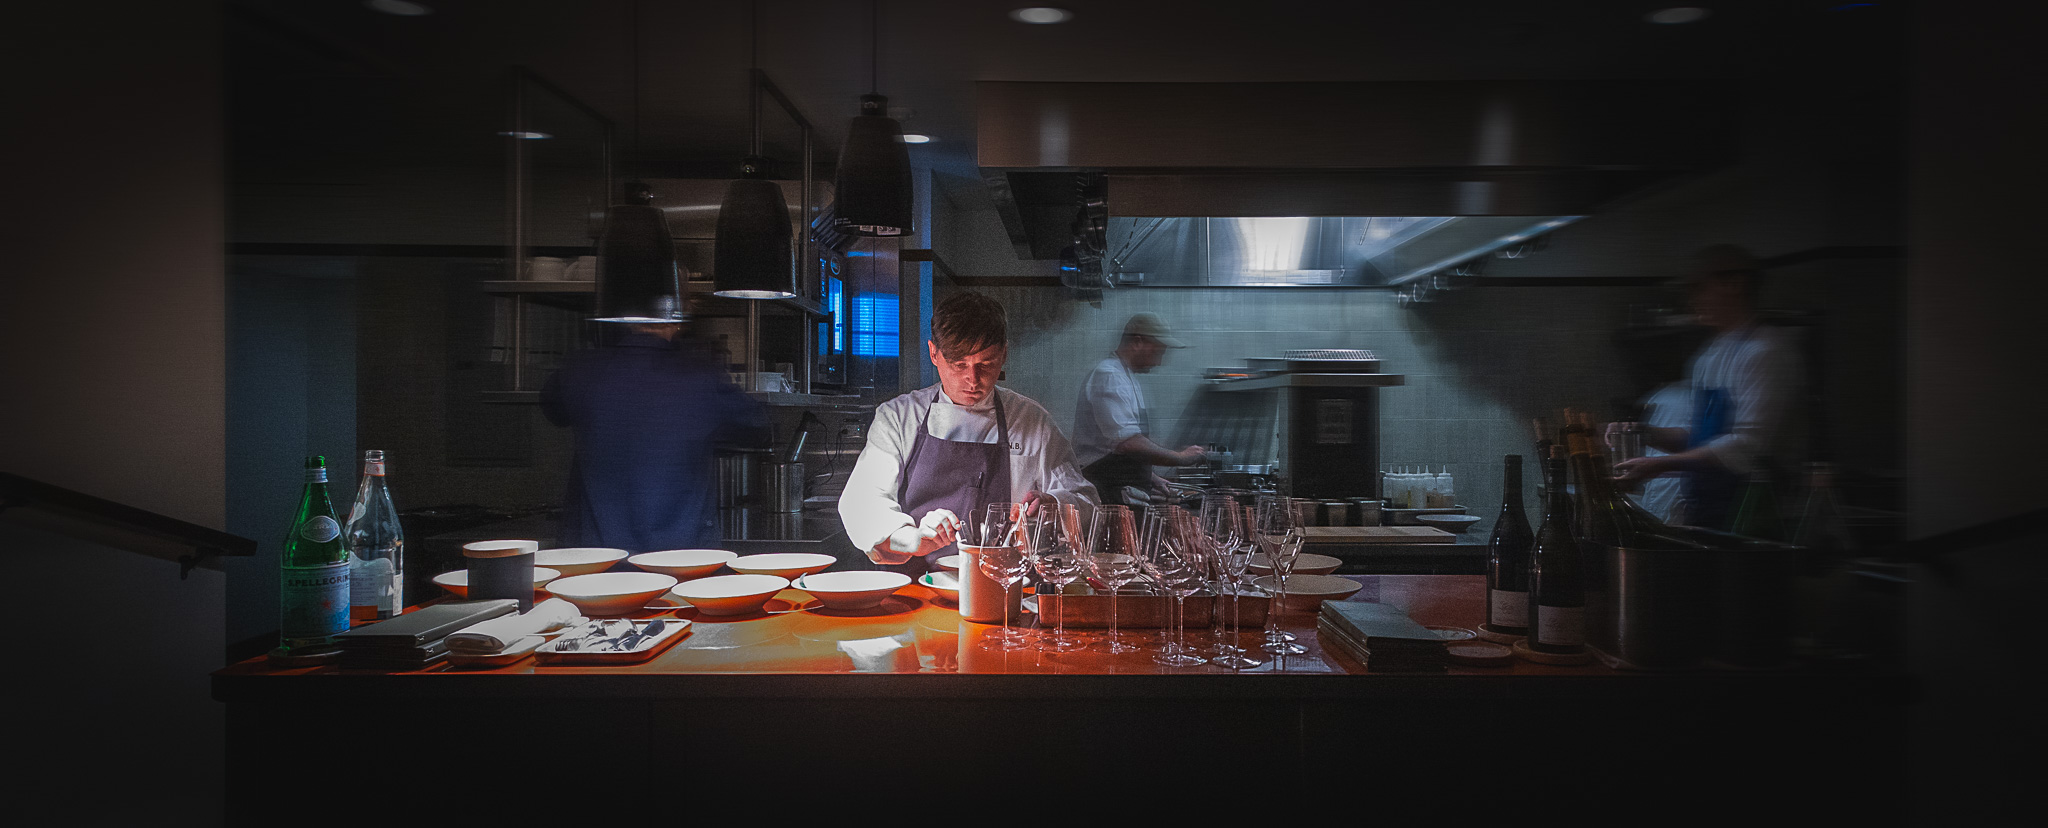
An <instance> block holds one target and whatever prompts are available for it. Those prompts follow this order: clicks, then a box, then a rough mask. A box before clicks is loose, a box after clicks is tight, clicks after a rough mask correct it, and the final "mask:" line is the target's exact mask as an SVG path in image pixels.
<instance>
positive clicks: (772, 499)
mask: <svg viewBox="0 0 2048 828" xmlns="http://www.w3.org/2000/svg"><path fill="white" fill-rule="evenodd" d="M762 485H763V486H764V490H763V491H762V503H761V506H762V508H764V509H767V510H768V511H770V512H783V513H787V512H801V511H803V510H804V464H802V463H788V462H776V463H769V464H768V465H767V467H766V473H765V474H764V475H762Z"/></svg>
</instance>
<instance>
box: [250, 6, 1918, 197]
mask: <svg viewBox="0 0 2048 828" xmlns="http://www.w3.org/2000/svg"><path fill="white" fill-rule="evenodd" d="M420 2H422V3H423V4H424V5H426V6H429V7H430V8H431V9H432V13H430V14H427V15H424V16H417V17H401V16H394V15H389V14H383V13H380V12H377V11H373V10H371V9H370V8H368V7H366V6H365V4H364V3H363V2H361V0H230V4H229V19H228V33H229V36H228V43H229V56H228V58H229V59H228V69H227V71H228V74H229V89H230V95H229V102H230V107H231V113H232V114H231V119H232V121H233V123H232V127H233V129H232V135H233V137H234V143H233V145H232V147H231V152H232V153H234V155H235V162H236V165H237V168H238V170H239V174H241V175H243V176H244V177H245V178H256V179H262V178H273V179H274V178H290V177H292V176H293V175H297V174H301V173H303V172H304V171H305V168H306V166H307V165H309V164H314V163H317V164H320V165H325V166H326V167H328V168H334V167H347V166H348V165H351V164H379V163H387V162H388V160H389V158H390V157H391V156H392V155H393V154H394V153H400V154H404V155H406V156H408V157H411V158H413V159H415V160H419V159H425V158H436V159H441V160H442V162H444V163H446V162H456V163H459V162H464V161H475V162H479V163H491V164H498V163H501V161H500V159H501V158H502V154H503V151H502V142H501V141H499V139H497V138H496V137H495V127H496V125H499V124H502V123H503V122H504V120H505V112H506V111H507V103H506V101H507V95H506V94H505V92H504V89H505V85H504V78H505V76H506V73H507V71H508V67H511V66H514V65H524V66H528V67H531V69H532V71H533V72H535V73H536V74H538V75H539V76H541V77H544V78H546V79H548V80H550V81H552V82H553V83H554V84H556V85H558V86H559V87H561V88H562V89H564V90H566V91H567V92H569V93H570V94H572V95H574V96H575V97H577V98H579V99H581V100H582V101H583V102H585V103H587V104H588V105H589V106H590V107H591V108H593V109H595V110H597V111H599V112H602V113H604V114H606V115H608V116H610V117H611V118H612V119H613V120H614V121H615V123H616V126H617V130H618V132H617V135H618V147H619V149H620V150H621V152H623V153H626V154H627V155H628V159H626V160H630V158H631V157H632V156H633V153H632V150H633V149H634V148H635V147H636V146H637V147H638V149H639V153H638V157H639V158H640V159H642V164H643V165H642V167H641V168H640V169H641V170H642V171H645V172H647V173H648V174H653V175H663V176H713V177H723V176H725V175H729V174H731V172H732V168H733V165H734V163H735V162H736V160H737V158H738V157H739V156H740V155H743V154H744V153H745V152H746V150H747V146H748V135H749V131H748V130H749V123H750V119H749V108H748V97H747V68H748V63H749V52H750V49H749V46H750V39H749V32H750V26H749V20H750V12H751V13H752V14H753V15H755V16H757V17H758V20H759V26H758V29H757V30H755V31H754V41H753V42H754V43H755V44H756V45H757V51H756V52H755V54H756V55H757V59H758V64H759V66H760V68H761V69H762V70H764V71H765V72H766V73H767V74H768V76H769V77H770V78H772V79H773V80H774V82H775V83H776V84H777V85H778V86H780V87H781V88H782V89H783V90H784V91H785V92H786V93H787V94H788V96H789V97H790V99H791V100H792V101H793V102H794V103H795V105H796V106H797V107H798V108H800V109H801V110H802V112H803V113H804V114H805V115H806V116H807V117H808V118H809V119H810V120H811V122H812V123H813V124H815V125H816V126H817V127H818V130H819V134H818V135H817V141H818V147H817V149H818V156H817V157H818V159H819V160H820V161H821V162H822V163H824V164H827V165H829V164H830V162H831V160H832V157H833V155H834V154H835V153H836V152H837V149H838V144H839V141H840V139H841V137H842V133H843V131H844V129H845V125H846V120H847V118H848V117H850V116H851V115H852V114H853V113H854V111H855V104H856V99H857V97H858V96H859V95H860V94H862V93H865V92H867V91H868V90H869V85H870V64H869V55H870V50H871V44H872V43H873V42H875V41H874V40H871V37H870V31H871V30H870V19H871V18H870V11H871V8H873V6H871V4H869V3H863V2H826V1H825V0H761V2H759V3H758V4H751V3H747V2H676V1H675V0H669V1H667V2H663V1H662V0H420ZM878 5H879V8H880V14H879V26H878V28H877V29H876V30H875V31H876V34H878V41H879V45H880V49H879V57H880V59H879V63H878V64H877V65H876V67H875V72H874V76H875V78H876V83H877V85H878V87H879V91H880V92H881V93H882V94H885V95H888V96H889V98H890V103H891V105H892V107H895V108H897V112H898V114H899V117H901V118H902V121H903V124H904V128H905V130H906V131H910V132H919V133H924V134H928V135H931V136H932V137H933V138H934V141H933V142H932V143H930V144H926V145H922V146H920V147H916V148H914V149H913V150H912V151H913V153H914V154H915V155H914V157H922V158H923V160H924V161H925V162H926V163H929V164H931V165H932V166H934V167H940V168H957V169H965V168H968V167H971V166H972V165H973V158H974V153H973V147H974V140H975V135H974V123H975V121H974V101H973V82H974V81H977V80H1036V81H1154V82H1172V81H1372V80H1425V79H1504V78H1700V77H1716V78H1731V77H1752V78H1754V77H1765V76H1768V75H1769V74H1770V73H1773V72H1777V71H1781V70H1782V67H1783V66H1784V64H1785V63H1786V62H1787V61H1798V60H1800V55H1801V54H1803V53H1807V52H1825V53H1828V54H1830V55H1834V56H1836V57H1837V58H1839V56H1840V55H1842V54H1844V51H1843V50H1842V49H1841V48H1838V47H1839V46H1840V45H1841V44H1840V43H1839V42H1836V43H1832V44H1831V45H1830V44H1823V43H1821V41H1858V40H1867V41H1869V44H1870V46H1869V48H1864V49H1855V48H1851V49H1849V50H1847V51H1848V53H1849V54H1854V55H1857V56H1858V57H1857V58H1856V59H1855V61H1854V63H1856V64H1858V65H1848V66H1839V67H1833V68H1831V69H1830V70H1829V71H1842V72H1887V73H1889V72H1892V71H1895V70H1896V67H1895V66H1891V65H1889V64H1892V63H1895V62H1896V61H1897V60H1900V59H1902V58H1903V55H1902V54H1900V53H1898V52H1896V51H1895V50H1893V49H1891V48H1890V47H1889V45H1888V44H1889V43H1890V41H1889V40H1888V39H1886V38H1881V37H1877V36H1876V35H1874V34H1873V32H1875V31H1879V30H1886V31H1888V30H1890V27H1889V25H1885V24H1878V23H1875V22H1873V21H1882V20H1891V19H1895V18H1896V17H1898V16H1899V15H1898V14H1897V13H1896V12H1897V11H1898V10H1897V9H1894V8H1891V7H1892V6H1895V5H1898V4H1879V5H1874V4H1862V3H1843V2H1839V1H1838V0H1818V1H1815V0H1778V1H1777V2H1768V1H1765V2H1757V1H1756V0H1744V2H1703V3H1702V5H1706V6H1708V7H1709V8H1711V9H1712V10H1713V14H1712V15H1711V16H1709V17H1708V18H1707V19H1706V20H1704V21H1702V22H1698V23H1692V24H1687V25H1678V26H1669V25H1656V24H1652V23H1649V22H1647V21H1646V20H1645V18H1644V15H1645V14H1646V13H1647V12H1649V11H1651V10H1654V9H1657V8H1660V7H1662V6H1664V5H1667V4H1664V3H1644V2H1616V1H1615V0H1552V1H1549V2H1546V1H1545V0H1412V1H1410V2H1323V3H1318V2H1278V3H1276V2H1263V3H1222V2H1209V1H1208V0H1194V1H1191V0H1115V2H1108V1H1107V0H1091V1H1088V2H1083V1H1082V0H1072V1H1071V2H1066V3H1064V4H1063V6H1064V7H1065V8H1069V9H1071V10H1073V11H1074V13H1075V17H1074V19H1073V20H1071V21H1070V22H1067V23H1062V24H1058V25H1050V26H1033V25H1026V24H1022V23H1018V22H1015V21H1012V20H1011V19H1009V18H1008V16H1007V13H1008V12H1009V11H1010V10H1011V9H1012V8H1015V7H1017V6H1019V5H1022V4H1021V3H1018V2H1013V1H1012V0H1005V1H1004V2H991V0H889V1H888V2H882V3H880V4H878ZM1852 45H1853V44H1852ZM1816 46H1827V48H1818V49H1816V48H1813V47H1816ZM769 112H770V115H769V116H768V117H767V118H766V119H765V120H764V124H765V126H766V128H767V132H768V134H767V135H766V136H765V139H766V141H767V143H768V149H769V151H770V153H771V154H772V155H776V156H778V157H780V158H785V159H786V158H790V157H792V156H794V155H795V151H794V149H793V146H794V141H793V139H792V138H791V136H792V135H793V134H794V133H793V129H792V128H790V127H789V126H788V125H787V122H786V121H782V120H780V119H779V118H778V117H777V116H775V115H774V110H773V109H772V108H771V109H770V110H769ZM1225 116H1227V113H1226V114H1225ZM623 169H625V170H626V171H628V172H633V171H635V169H634V166H633V165H632V164H631V163H627V164H626V166H625V167H623Z"/></svg>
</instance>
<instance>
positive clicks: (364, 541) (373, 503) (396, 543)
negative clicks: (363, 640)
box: [342, 449, 405, 622]
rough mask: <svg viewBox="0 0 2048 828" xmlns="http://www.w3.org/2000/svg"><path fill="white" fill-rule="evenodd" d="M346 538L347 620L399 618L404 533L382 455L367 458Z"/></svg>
mask: <svg viewBox="0 0 2048 828" xmlns="http://www.w3.org/2000/svg"><path fill="white" fill-rule="evenodd" d="M342 536H343V537H344V538H346V539H347V540H346V542H345V543H346V545H347V547H348V594H349V599H348V615H349V620H350V621H352V622H357V621H382V620H384V619H386V618H390V617H391V616H394V615H397V614H398V613H399V611H400V610H403V609H404V608H405V602H404V594H405V530H404V529H403V528H402V527H400V526H399V524H398V510H397V509H396V508H394V507H393V506H392V505H391V488H390V486H389V485H388V484H387V483H386V482H385V478H384V452H381V451H377V450H375V449H372V450H370V451H365V452H363V482H362V485H361V486H360V487H359V488H357V489H356V504H355V508H353V509H351V510H349V513H348V525H347V526H345V527H343V529H342Z"/></svg>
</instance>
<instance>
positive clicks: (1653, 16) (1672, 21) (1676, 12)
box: [1643, 6, 1713, 26]
mask: <svg viewBox="0 0 2048 828" xmlns="http://www.w3.org/2000/svg"><path fill="white" fill-rule="evenodd" d="M1710 14H1713V12H1712V11H1710V10H1707V9H1703V8H1700V7H1698V6H1672V7H1671V8H1668V9H1658V10H1657V11H1653V12H1650V13H1649V14H1648V15H1646V16H1645V17H1644V18H1643V19H1645V20H1648V21H1650V22H1651V23H1659V24H1662V25H1666V26H1675V25H1678V24H1680V23H1698V22H1700V21H1702V20H1705V19H1707V15H1710Z"/></svg>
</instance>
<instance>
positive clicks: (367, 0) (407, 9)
mask: <svg viewBox="0 0 2048 828" xmlns="http://www.w3.org/2000/svg"><path fill="white" fill-rule="evenodd" d="M363 5H365V6H369V7H370V9H371V10H372V11H380V12H383V13H385V14H395V15H398V16H399V17H419V16H421V15H428V14H433V13H434V10H433V9H431V8H428V7H427V6H424V5H421V4H419V3H412V2H407V0H363Z"/></svg>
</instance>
